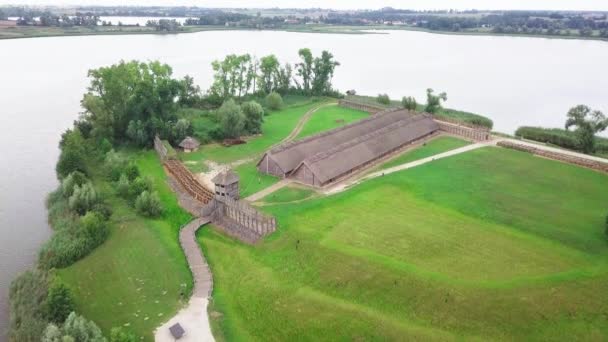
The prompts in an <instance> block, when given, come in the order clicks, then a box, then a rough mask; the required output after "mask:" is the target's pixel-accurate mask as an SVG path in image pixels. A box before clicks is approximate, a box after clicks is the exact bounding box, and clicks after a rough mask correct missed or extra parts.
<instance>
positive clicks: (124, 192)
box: [116, 174, 130, 198]
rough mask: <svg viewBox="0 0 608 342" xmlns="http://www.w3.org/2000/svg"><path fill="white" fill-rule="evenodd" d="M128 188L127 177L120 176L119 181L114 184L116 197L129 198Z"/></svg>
mask: <svg viewBox="0 0 608 342" xmlns="http://www.w3.org/2000/svg"><path fill="white" fill-rule="evenodd" d="M129 187H130V183H129V177H127V175H125V174H123V175H121V176H120V179H119V180H118V182H117V183H116V193H117V194H118V196H120V197H122V198H128V197H129Z"/></svg>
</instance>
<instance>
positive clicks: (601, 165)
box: [497, 141, 608, 172]
mask: <svg viewBox="0 0 608 342" xmlns="http://www.w3.org/2000/svg"><path fill="white" fill-rule="evenodd" d="M497 145H498V146H501V147H505V148H510V149H513V150H518V151H522V152H528V153H532V154H534V155H537V156H540V157H544V158H548V159H554V160H558V161H562V162H565V163H569V164H574V165H578V166H582V167H586V168H590V169H594V170H597V171H602V172H608V160H607V161H606V162H600V161H596V160H592V159H587V158H581V157H577V156H574V155H570V154H566V153H560V152H557V151H547V150H544V149H540V148H536V147H533V146H529V145H524V144H518V143H516V142H512V141H500V142H498V144H497Z"/></svg>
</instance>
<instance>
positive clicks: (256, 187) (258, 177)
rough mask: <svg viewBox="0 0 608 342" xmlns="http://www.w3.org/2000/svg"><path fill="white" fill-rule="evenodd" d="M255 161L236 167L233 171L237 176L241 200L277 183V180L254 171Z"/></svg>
mask: <svg viewBox="0 0 608 342" xmlns="http://www.w3.org/2000/svg"><path fill="white" fill-rule="evenodd" d="M257 162H258V161H257V160H255V161H252V162H249V163H245V164H242V165H239V166H237V167H236V168H235V169H234V171H235V172H236V173H237V174H238V175H239V177H240V181H239V186H240V189H239V190H240V193H241V198H245V197H247V196H249V195H253V194H255V193H256V192H258V191H260V190H263V189H265V188H267V187H269V186H271V185H273V184H274V183H276V182H278V181H279V178H277V177H274V176H272V175H269V174H265V173H260V172H258V170H257V169H256V164H257Z"/></svg>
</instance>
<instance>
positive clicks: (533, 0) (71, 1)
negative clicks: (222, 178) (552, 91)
mask: <svg viewBox="0 0 608 342" xmlns="http://www.w3.org/2000/svg"><path fill="white" fill-rule="evenodd" d="M0 4H18V5H125V4H129V5H148V6H149V5H172V6H199V7H249V8H268V7H282V8H293V7H298V8H310V7H322V8H335V9H358V8H365V9H377V8H381V7H384V6H391V7H395V8H403V9H448V8H454V9H472V8H475V9H548V10H591V11H593V10H602V11H608V0H310V1H304V0H198V1H197V0H130V1H124V0H0Z"/></svg>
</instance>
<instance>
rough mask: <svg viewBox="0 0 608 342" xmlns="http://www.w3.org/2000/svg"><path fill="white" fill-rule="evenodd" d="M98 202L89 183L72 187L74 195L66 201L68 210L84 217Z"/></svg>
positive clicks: (95, 193)
mask: <svg viewBox="0 0 608 342" xmlns="http://www.w3.org/2000/svg"><path fill="white" fill-rule="evenodd" d="M98 202H99V197H98V196H97V192H96V191H95V189H94V188H93V184H91V183H90V182H89V183H85V184H83V185H81V186H76V187H74V193H73V194H72V196H70V199H69V200H68V204H69V206H70V209H72V210H73V211H74V212H76V213H78V214H79V215H84V214H85V213H86V212H87V211H89V210H91V209H93V206H95V204H97V203H98Z"/></svg>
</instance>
